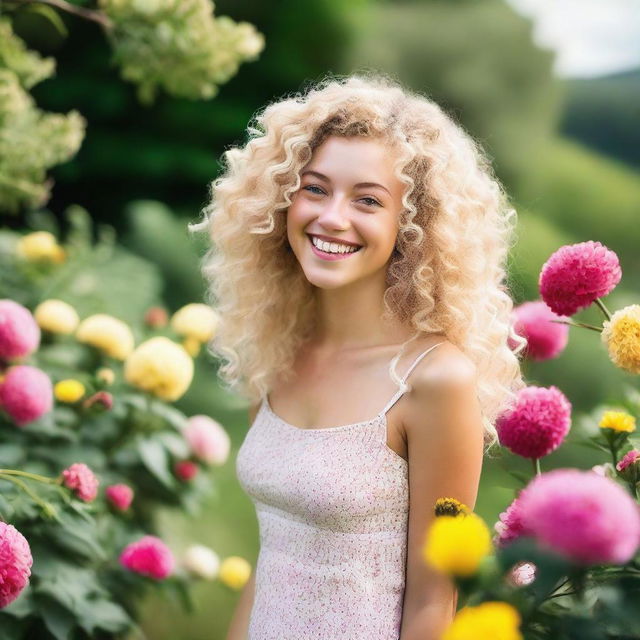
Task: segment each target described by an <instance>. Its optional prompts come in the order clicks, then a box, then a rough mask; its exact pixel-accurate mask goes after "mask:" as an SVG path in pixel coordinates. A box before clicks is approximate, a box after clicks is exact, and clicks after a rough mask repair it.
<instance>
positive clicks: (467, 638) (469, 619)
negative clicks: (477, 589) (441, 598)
mask: <svg viewBox="0 0 640 640" xmlns="http://www.w3.org/2000/svg"><path fill="white" fill-rule="evenodd" d="M520 622H521V618H520V613H519V612H518V610H517V609H516V608H515V607H513V606H512V605H510V604H508V603H507V602H498V601H490V602H483V603H482V604H479V605H478V606H476V607H463V608H462V609H460V611H458V613H457V614H456V616H455V618H454V619H453V621H452V622H451V624H450V625H449V627H448V628H447V630H446V631H445V632H444V634H443V635H442V637H441V640H522V638H523V636H522V634H521V633H520Z"/></svg>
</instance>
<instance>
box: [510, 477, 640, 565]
mask: <svg viewBox="0 0 640 640" xmlns="http://www.w3.org/2000/svg"><path fill="white" fill-rule="evenodd" d="M526 489H527V491H526V494H525V495H524V496H523V497H522V500H521V504H520V508H521V517H522V522H523V525H524V526H525V527H526V528H527V529H529V530H530V531H532V532H533V535H534V537H535V538H536V539H537V541H538V543H539V544H540V545H541V546H542V547H545V548H547V549H549V550H551V551H553V552H557V553H560V554H562V555H564V556H566V557H568V558H569V559H570V560H572V561H573V562H575V563H577V564H582V565H590V564H625V563H626V562H628V561H629V560H630V559H631V558H632V557H633V556H634V554H635V552H636V550H637V549H638V545H640V507H638V504H637V503H636V502H635V500H633V498H632V497H631V496H630V495H629V493H628V492H627V491H625V490H624V489H623V488H622V487H621V486H620V485H619V484H617V483H616V482H615V481H613V480H610V479H609V478H603V477H602V476H599V475H597V474H595V473H593V472H592V471H581V470H579V469H554V470H553V471H549V472H547V473H543V474H542V475H539V476H536V477H535V478H534V479H533V480H532V481H531V482H530V483H529V484H528V485H527V487H526Z"/></svg>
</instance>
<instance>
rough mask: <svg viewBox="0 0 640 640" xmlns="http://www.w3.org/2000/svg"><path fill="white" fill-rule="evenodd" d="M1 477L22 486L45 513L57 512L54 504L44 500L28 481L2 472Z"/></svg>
mask: <svg viewBox="0 0 640 640" xmlns="http://www.w3.org/2000/svg"><path fill="white" fill-rule="evenodd" d="M0 479H2V480H7V481H8V482H13V484H15V485H17V486H18V487H20V488H21V489H22V490H23V491H24V492H25V493H26V494H27V495H28V496H29V497H30V498H31V499H32V500H33V501H34V502H35V503H36V504H37V505H39V506H40V508H41V509H42V511H43V512H44V513H45V514H47V515H49V514H55V509H54V508H53V505H50V504H49V503H48V502H47V501H46V500H43V499H42V498H41V497H40V496H39V495H38V494H37V493H35V492H34V491H33V490H32V489H31V488H30V487H28V486H27V483H26V482H23V481H22V480H19V479H18V478H12V477H11V476H8V475H5V474H0Z"/></svg>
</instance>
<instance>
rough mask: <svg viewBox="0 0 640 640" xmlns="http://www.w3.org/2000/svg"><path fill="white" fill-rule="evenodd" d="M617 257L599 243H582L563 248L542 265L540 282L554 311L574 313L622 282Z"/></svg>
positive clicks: (544, 295) (542, 290)
mask: <svg viewBox="0 0 640 640" xmlns="http://www.w3.org/2000/svg"><path fill="white" fill-rule="evenodd" d="M621 277H622V270H621V269H620V263H619V261H618V256H617V255H616V254H615V253H614V252H613V251H611V250H610V249H608V248H607V247H605V246H604V245H602V244H601V243H600V242H593V241H592V240H589V241H588V242H579V243H578V244H572V245H565V246H564V247H560V249H558V250H557V251H556V252H555V253H553V254H552V255H551V257H550V258H549V259H548V260H547V261H546V262H545V263H544V265H542V270H541V271H540V278H539V281H538V285H539V287H540V295H541V296H542V299H543V300H544V301H545V302H546V303H547V305H549V307H550V309H551V310H552V311H555V313H558V314H560V315H565V316H571V315H573V314H574V313H576V312H577V311H579V310H580V309H584V308H585V307H588V306H589V305H590V304H591V303H592V302H594V301H595V299H596V298H602V297H603V296H606V295H607V294H608V293H610V292H611V291H612V290H613V289H614V288H615V286H616V285H617V284H618V282H620V278H621Z"/></svg>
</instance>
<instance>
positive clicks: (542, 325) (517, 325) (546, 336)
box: [513, 300, 569, 360]
mask: <svg viewBox="0 0 640 640" xmlns="http://www.w3.org/2000/svg"><path fill="white" fill-rule="evenodd" d="M513 315H514V323H513V329H514V331H515V332H516V333H517V334H519V335H521V336H523V337H524V338H526V339H527V346H526V348H525V355H526V356H527V357H529V358H531V359H532V360H549V359H551V358H556V357H557V356H558V355H560V353H562V351H563V350H564V348H565V347H566V346H567V341H568V340H569V325H567V324H562V323H560V322H552V321H553V320H564V319H566V317H565V316H559V315H557V314H556V313H554V312H553V311H551V309H549V307H548V306H547V305H546V303H545V302H543V301H542V300H532V301H529V302H523V303H522V304H521V305H519V306H517V307H516V308H515V309H514V310H513Z"/></svg>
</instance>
